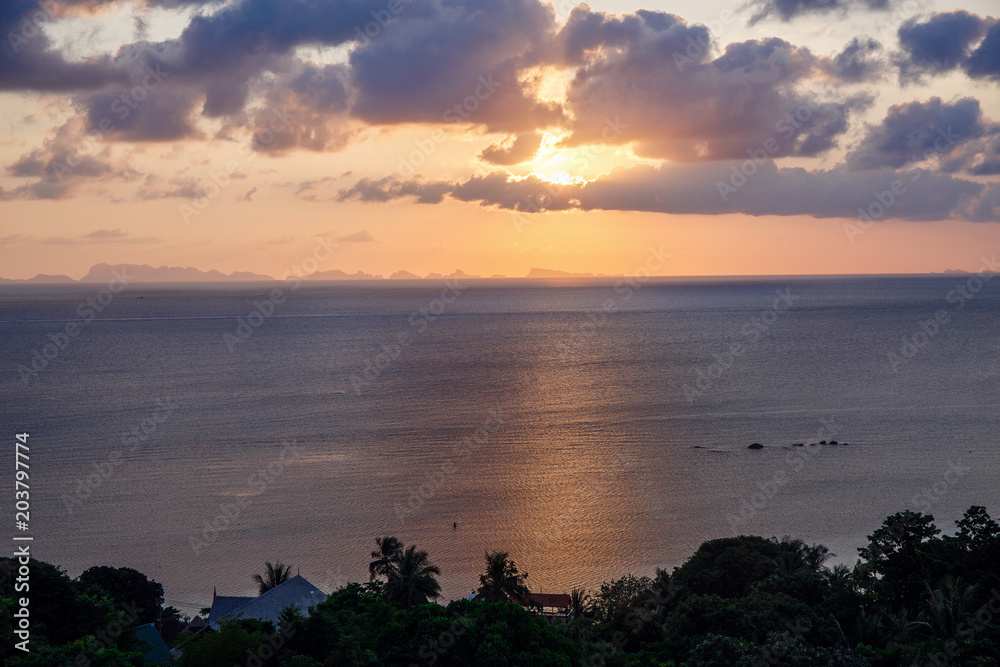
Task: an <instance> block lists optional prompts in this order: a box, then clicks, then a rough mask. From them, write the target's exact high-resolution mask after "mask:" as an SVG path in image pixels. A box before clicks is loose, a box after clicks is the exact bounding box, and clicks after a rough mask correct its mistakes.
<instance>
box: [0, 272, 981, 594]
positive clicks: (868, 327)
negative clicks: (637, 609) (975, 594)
mask: <svg viewBox="0 0 1000 667" xmlns="http://www.w3.org/2000/svg"><path fill="white" fill-rule="evenodd" d="M112 287H114V288H115V289H119V291H118V292H114V291H112V290H109V289H107V286H106V285H102V284H88V285H83V284H78V285H69V286H65V285H63V286H54V285H11V284H5V285H0V351H2V365H0V399H2V409H0V432H2V433H3V439H4V440H6V441H7V446H6V451H7V453H6V454H5V456H6V457H7V463H6V464H5V465H4V468H5V469H6V470H7V472H6V473H5V474H4V475H3V476H2V477H3V479H2V482H0V490H2V492H3V494H4V497H6V498H8V499H10V498H12V497H13V490H14V457H15V442H16V440H15V438H16V434H18V433H29V434H30V435H29V438H28V442H29V447H30V480H29V482H28V483H29V484H30V523H29V526H28V528H27V530H26V531H18V529H17V528H16V527H15V523H14V522H15V517H14V505H13V501H10V502H8V504H7V507H8V512H9V516H8V520H9V522H10V523H9V525H10V528H9V531H8V532H9V533H10V534H11V535H21V536H25V535H27V536H31V537H33V538H34V539H33V540H32V541H31V548H32V552H33V553H34V555H35V556H36V557H37V558H40V559H42V560H44V561H47V562H50V563H53V564H56V565H59V566H60V567H62V568H64V569H65V570H66V572H67V573H68V574H69V575H70V576H78V575H79V574H80V573H81V572H82V571H83V570H84V569H86V568H88V567H90V566H93V565H112V566H117V567H132V568H135V569H137V570H139V571H141V572H143V573H145V574H146V575H147V576H149V577H151V578H153V579H155V580H156V581H158V582H160V583H161V584H163V587H164V590H165V598H166V602H167V604H172V605H174V606H176V607H178V608H180V609H182V610H184V611H186V612H187V613H196V612H197V610H198V609H199V608H201V607H205V606H208V605H210V604H211V600H212V596H213V591H214V592H217V593H218V594H220V595H252V594H254V593H255V590H254V588H255V587H254V583H253V581H252V579H251V577H252V575H253V574H255V573H258V572H261V571H262V570H263V568H264V563H265V561H270V562H275V561H279V560H280V561H281V562H282V563H285V564H289V565H291V566H292V568H293V571H294V572H298V573H300V574H301V575H302V576H304V577H305V578H306V579H308V580H309V581H310V582H312V583H313V584H315V585H317V586H318V587H320V588H321V589H322V590H324V591H327V592H329V591H331V590H334V589H336V588H339V587H341V586H343V585H345V584H347V583H348V582H352V581H367V579H368V569H367V566H368V562H369V561H370V560H371V558H370V552H371V551H372V550H373V549H374V548H375V546H376V545H375V538H376V537H379V536H385V535H394V536H397V537H398V538H399V539H400V540H402V541H403V542H404V543H405V544H406V545H411V544H412V545H416V546H417V547H418V548H419V549H423V550H426V551H427V552H428V554H429V558H430V561H431V562H432V563H433V564H434V565H436V566H437V567H438V568H440V583H441V588H442V600H444V601H447V600H451V599H458V598H461V597H463V596H466V595H468V594H469V593H471V592H472V591H473V589H474V588H476V587H477V586H478V585H479V574H480V573H481V572H483V570H484V562H485V558H484V554H485V553H486V552H487V551H497V550H499V551H506V552H508V553H509V554H510V555H511V557H512V558H513V559H514V560H515V562H516V564H517V566H518V567H519V569H521V570H522V571H526V572H527V573H528V584H529V586H530V587H531V589H532V590H534V591H540V592H547V593H562V592H569V591H570V590H571V589H572V588H574V587H582V588H586V589H590V590H595V589H597V588H598V587H599V586H600V585H601V583H602V582H606V581H610V580H612V579H616V578H619V577H622V576H624V575H626V574H636V575H652V574H653V573H655V571H656V569H657V568H664V569H668V570H669V569H672V568H673V567H675V566H677V565H680V564H681V563H683V562H684V561H685V560H686V559H687V558H688V557H689V556H690V555H691V554H692V553H693V552H694V551H695V549H697V547H698V546H699V544H701V543H702V542H703V541H705V540H709V539H713V538H719V537H731V536H735V535H740V534H754V535H762V536H765V537H772V536H774V537H781V536H785V535H790V536H793V537H798V538H801V539H803V540H805V541H806V542H808V543H821V544H824V545H826V546H827V547H828V548H829V549H830V550H831V551H832V552H833V553H834V554H835V556H834V557H833V558H832V560H831V561H830V562H831V563H845V564H848V565H853V564H854V563H855V562H856V560H857V549H858V548H859V547H861V546H863V545H864V544H865V543H866V536H867V535H869V534H871V533H872V532H873V531H874V530H875V529H876V528H877V527H878V526H879V525H880V524H881V522H882V521H883V520H884V519H885V517H887V516H889V515H890V514H893V513H895V512H898V511H902V510H904V509H912V510H914V511H921V512H925V513H929V514H932V515H933V516H934V517H935V520H936V523H937V525H938V527H939V528H941V529H942V530H943V531H944V532H945V533H949V532H952V531H954V522H955V521H956V520H957V519H959V518H960V517H961V515H962V513H963V512H964V511H965V510H966V509H967V508H968V507H969V506H971V505H983V506H986V508H987V509H988V510H989V511H990V512H991V514H992V515H993V516H994V517H997V516H1000V483H998V479H1000V442H998V440H1000V437H998V432H1000V428H998V427H1000V328H998V324H1000V279H997V277H996V276H995V274H984V275H983V276H982V277H980V276H977V275H975V274H968V275H966V274H958V273H954V274H947V275H938V276H927V277H885V276H876V277H807V278H801V277H771V278H647V279H642V278H608V279H558V280H556V279H553V280H505V281H499V280H459V281H458V282H455V281H443V280H441V281H427V280H424V281H413V282H395V281H393V282H389V281H381V282H342V283H315V284H313V283H298V282H286V283H272V284H234V283H218V284H203V285H190V284H185V285H178V284H174V285H134V284H130V285H128V286H126V287H125V288H124V289H122V288H121V286H120V285H117V284H116V285H112ZM834 441H835V442H837V444H836V445H834V444H831V443H832V442H834ZM823 442H825V443H827V444H822V443H823ZM753 443H759V444H761V445H762V446H763V447H762V448H759V449H750V448H749V445H751V444H753ZM10 544H15V543H13V542H11V543H9V545H10ZM8 551H10V552H13V546H8Z"/></svg>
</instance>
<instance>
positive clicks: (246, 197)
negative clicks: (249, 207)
mask: <svg viewBox="0 0 1000 667" xmlns="http://www.w3.org/2000/svg"><path fill="white" fill-rule="evenodd" d="M255 194H257V188H256V187H252V188H250V189H249V190H247V191H246V192H244V193H243V194H242V195H240V196H239V200H240V201H252V198H253V196H254V195H255Z"/></svg>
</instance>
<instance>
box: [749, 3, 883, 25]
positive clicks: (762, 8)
mask: <svg viewBox="0 0 1000 667" xmlns="http://www.w3.org/2000/svg"><path fill="white" fill-rule="evenodd" d="M893 4H897V3H895V2H893V1H892V0H755V1H753V2H750V3H749V4H748V5H747V7H748V8H750V9H752V10H753V15H752V16H751V17H750V25H754V24H756V23H757V22H759V21H761V20H763V19H765V18H767V17H769V16H777V17H778V18H779V19H781V20H782V21H791V20H792V19H793V18H796V17H798V16H803V15H806V14H826V13H828V12H831V11H834V10H839V11H841V12H846V11H848V10H849V9H868V10H887V9H889V8H890V7H891V6H892V5H893Z"/></svg>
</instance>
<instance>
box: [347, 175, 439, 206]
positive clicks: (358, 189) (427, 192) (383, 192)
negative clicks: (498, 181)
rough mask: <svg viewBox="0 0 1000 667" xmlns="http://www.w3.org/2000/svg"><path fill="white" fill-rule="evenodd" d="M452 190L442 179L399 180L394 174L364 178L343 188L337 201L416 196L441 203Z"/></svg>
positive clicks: (423, 202) (425, 200)
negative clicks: (375, 178) (425, 180)
mask: <svg viewBox="0 0 1000 667" xmlns="http://www.w3.org/2000/svg"><path fill="white" fill-rule="evenodd" d="M450 190H451V185H449V184H448V183H444V182H441V181H435V182H430V183H427V182H423V181H419V180H409V181H397V180H395V179H394V178H393V177H392V176H386V177H385V178H382V179H379V180H373V179H371V178H363V179H361V180H360V181H358V182H357V183H355V184H354V185H353V186H352V187H350V188H346V189H343V190H341V191H340V192H339V193H338V195H337V201H348V200H352V199H353V200H357V201H363V202H387V201H389V200H392V199H399V198H400V197H410V196H412V197H416V200H417V203H420V204H439V203H441V201H442V200H443V199H444V196H445V195H446V194H448V192H449V191H450Z"/></svg>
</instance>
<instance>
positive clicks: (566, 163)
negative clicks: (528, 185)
mask: <svg viewBox="0 0 1000 667" xmlns="http://www.w3.org/2000/svg"><path fill="white" fill-rule="evenodd" d="M567 134H568V133H559V134H551V133H546V134H545V135H544V136H543V137H542V142H541V145H540V146H539V148H538V153H536V154H535V157H534V158H533V159H532V160H531V161H529V162H528V163H527V166H528V167H529V168H530V169H531V171H530V172H529V173H528V175H529V176H534V177H535V178H538V179H540V180H543V181H546V182H548V183H555V184H557V185H572V184H576V183H585V182H586V181H587V179H586V178H585V177H583V176H582V175H581V174H580V171H582V170H585V169H587V167H589V166H590V159H589V158H588V157H587V156H584V155H580V154H578V153H579V151H578V149H574V148H569V149H567V148H560V147H559V146H558V144H559V142H560V141H561V140H562V139H563V138H564V137H566V136H567Z"/></svg>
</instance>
